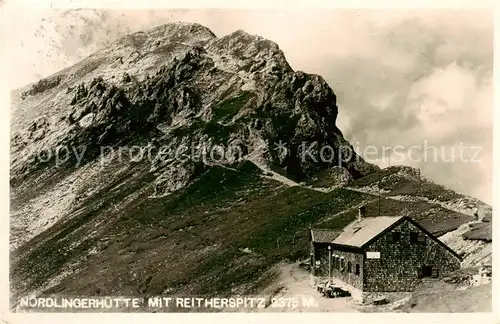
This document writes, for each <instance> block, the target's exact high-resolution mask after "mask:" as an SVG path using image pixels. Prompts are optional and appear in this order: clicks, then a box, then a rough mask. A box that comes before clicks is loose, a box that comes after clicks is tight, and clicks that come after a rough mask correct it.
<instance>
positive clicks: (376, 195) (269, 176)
mask: <svg viewBox="0 0 500 324" xmlns="http://www.w3.org/2000/svg"><path fill="white" fill-rule="evenodd" d="M247 160H248V161H250V162H252V163H253V164H255V166H257V167H258V168H259V169H261V170H262V171H263V172H264V176H263V177H264V178H267V179H273V180H276V181H278V182H281V183H283V184H285V185H287V186H290V187H296V186H299V187H302V188H306V189H310V190H314V191H318V192H322V193H328V192H330V191H331V190H332V189H329V188H315V187H312V186H304V185H301V184H299V183H297V182H295V181H293V180H291V179H288V178H287V177H285V176H283V175H281V174H279V173H278V172H276V171H273V170H271V169H270V168H269V167H268V166H267V165H265V164H263V163H260V162H259V161H257V160H256V159H247ZM342 189H344V190H350V191H355V192H359V193H363V194H365V195H370V196H372V197H374V198H373V199H372V200H369V201H365V202H362V203H360V204H358V205H356V206H353V207H351V208H349V209H346V210H344V211H342V212H340V213H337V214H335V215H332V216H330V217H328V219H325V220H323V221H321V223H323V222H326V221H327V220H330V219H332V218H334V217H336V216H338V215H340V214H344V213H347V212H350V211H352V210H353V209H357V208H359V207H361V206H362V205H364V204H369V203H372V202H375V201H377V200H378V199H380V198H386V199H391V200H395V201H404V200H403V199H401V197H391V196H385V195H383V194H379V193H373V192H366V191H363V190H360V189H355V188H350V187H342ZM414 198H415V199H416V200H418V201H422V202H426V203H429V204H432V205H437V206H440V207H442V208H444V209H447V210H450V211H453V212H458V213H462V214H465V215H468V216H473V215H471V214H470V213H466V212H464V211H463V210H458V209H455V208H453V207H450V206H448V205H446V204H444V203H442V202H439V201H431V200H428V199H426V198H425V197H414Z"/></svg>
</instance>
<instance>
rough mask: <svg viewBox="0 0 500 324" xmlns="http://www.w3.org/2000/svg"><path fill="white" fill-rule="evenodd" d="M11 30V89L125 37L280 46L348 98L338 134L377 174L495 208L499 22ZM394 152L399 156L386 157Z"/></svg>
mask: <svg viewBox="0 0 500 324" xmlns="http://www.w3.org/2000/svg"><path fill="white" fill-rule="evenodd" d="M6 19H7V24H9V25H10V30H16V33H9V34H7V35H2V36H4V37H7V38H6V39H7V41H8V43H7V44H8V45H9V48H10V50H11V52H10V53H9V58H10V62H12V64H9V66H8V69H9V70H8V72H9V73H10V76H11V78H10V84H11V86H12V87H19V86H21V85H24V84H27V83H29V82H33V81H36V80H37V79H38V78H40V77H43V76H47V75H50V74H51V73H54V72H56V71H57V70H59V69H61V68H63V67H65V66H67V65H69V64H72V63H75V62H77V61H78V60H80V59H81V58H83V57H85V56H86V55H89V54H90V53H92V52H93V51H95V50H96V49H98V48H99V47H101V46H104V45H105V44H106V43H107V42H109V41H110V40H113V39H114V38H116V37H118V36H120V35H123V34H124V33H127V32H130V31H137V30H141V29H145V28H150V27H153V26H155V25H158V24H162V23H167V22H169V21H177V20H185V21H193V22H199V23H201V24H203V25H205V26H207V27H208V28H210V29H211V30H212V31H213V32H214V33H215V34H216V35H217V36H224V35H226V34H228V33H231V32H233V31H235V30H237V29H243V30H245V31H247V32H249V33H252V34H258V35H261V36H263V37H266V38H268V39H271V40H273V41H274V42H276V43H277V44H278V45H279V46H280V48H281V49H282V50H283V52H284V53H285V55H286V57H287V59H288V61H289V63H290V65H291V66H292V68H294V69H295V70H302V71H305V72H308V73H316V74H320V75H321V76H323V77H324V78H325V80H326V81H327V82H328V83H329V84H330V86H331V87H332V88H333V90H334V91H335V93H336V94H337V96H338V104H339V118H338V121H337V124H338V126H339V128H340V129H341V130H342V132H343V133H344V136H345V137H346V138H347V139H348V140H349V141H350V142H351V143H352V144H353V145H354V146H355V148H357V150H358V152H359V153H361V154H362V155H364V156H365V157H366V158H367V160H368V161H369V162H373V163H376V164H378V165H380V166H386V165H388V164H389V163H390V164H391V165H394V164H406V165H411V166H414V167H419V168H421V169H422V174H423V175H425V176H427V177H429V178H431V179H432V180H434V181H435V182H437V183H439V184H443V185H446V186H448V187H450V188H452V189H454V190H457V191H459V192H461V193H464V194H468V195H472V196H475V197H477V198H480V199H482V200H484V201H486V202H488V203H491V202H492V193H491V190H492V132H493V124H492V119H493V86H492V74H493V70H492V68H493V19H492V15H491V13H490V12H487V11H474V12H472V11H471V10H464V11H457V10H455V11H444V10H441V11H439V10H427V11H423V10H422V11H418V10H406V11H402V10H389V11H373V10H327V9H321V10H319V9H316V10H302V9H301V10H298V11H283V10H279V11H278V10H274V11H273V10H177V11H166V10H163V11H161V10H155V11H120V12H118V11H112V12H104V11H80V12H78V13H74V12H73V13H70V14H68V13H66V14H62V11H47V10H45V11H40V10H38V11H32V12H28V13H27V12H23V13H22V14H21V13H19V14H16V13H11V14H9V15H8V16H7V17H6ZM70 25H73V26H74V27H70ZM82 34H83V35H85V36H84V37H81V35H82ZM389 145H390V147H391V148H392V150H393V152H392V155H391V154H390V153H389V151H386V153H382V150H383V148H384V147H389ZM398 146H399V148H396V147H398ZM412 146H413V148H411V147H412ZM368 147H370V149H367V148H368ZM432 147H435V149H433V148H432ZM426 148H427V149H428V151H427V152H428V153H427V159H425V154H423V153H424V152H425V149H426ZM394 150H398V152H394ZM410 152H411V153H410ZM403 153H404V154H403ZM389 155H390V156H391V157H390V158H389ZM461 156H462V157H461Z"/></svg>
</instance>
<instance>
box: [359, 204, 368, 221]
mask: <svg viewBox="0 0 500 324" xmlns="http://www.w3.org/2000/svg"><path fill="white" fill-rule="evenodd" d="M365 214H366V207H365V206H361V207H359V209H358V222H361V220H362V219H363V218H364V217H365Z"/></svg>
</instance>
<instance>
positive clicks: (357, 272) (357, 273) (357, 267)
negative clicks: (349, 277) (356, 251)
mask: <svg viewBox="0 0 500 324" xmlns="http://www.w3.org/2000/svg"><path fill="white" fill-rule="evenodd" d="M355 274H356V275H357V276H359V263H356V271H355Z"/></svg>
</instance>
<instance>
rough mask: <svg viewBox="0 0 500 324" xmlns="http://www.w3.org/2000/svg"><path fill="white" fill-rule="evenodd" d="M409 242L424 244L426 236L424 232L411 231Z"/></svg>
mask: <svg viewBox="0 0 500 324" xmlns="http://www.w3.org/2000/svg"><path fill="white" fill-rule="evenodd" d="M410 242H411V243H418V244H423V245H425V243H426V242H427V237H426V236H425V234H424V233H419V232H411V233H410Z"/></svg>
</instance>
